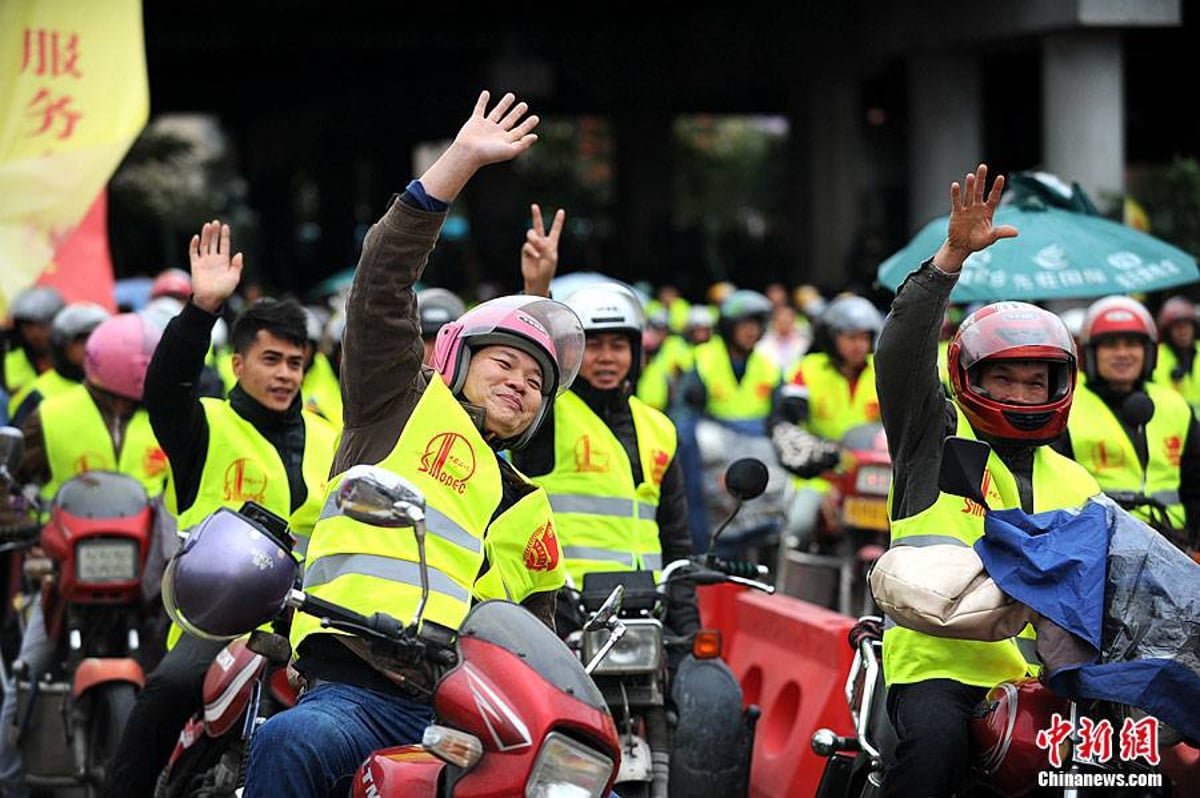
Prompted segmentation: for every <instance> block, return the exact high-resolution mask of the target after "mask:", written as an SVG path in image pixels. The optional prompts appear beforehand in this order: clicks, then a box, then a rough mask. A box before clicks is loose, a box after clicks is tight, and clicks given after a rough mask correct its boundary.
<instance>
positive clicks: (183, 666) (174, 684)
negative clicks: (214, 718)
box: [101, 634, 225, 798]
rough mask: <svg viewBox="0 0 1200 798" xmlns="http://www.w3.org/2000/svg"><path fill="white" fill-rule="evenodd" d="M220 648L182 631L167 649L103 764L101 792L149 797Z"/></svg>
mask: <svg viewBox="0 0 1200 798" xmlns="http://www.w3.org/2000/svg"><path fill="white" fill-rule="evenodd" d="M224 647H225V644H224V643H222V642H220V641H213V640H201V639H200V638H197V637H192V636H191V635H189V634H185V635H184V636H183V637H181V638H180V639H179V642H178V643H177V644H176V645H175V648H173V649H171V650H170V651H168V652H167V655H166V656H165V657H163V659H162V661H161V662H160V663H158V667H157V668H155V669H154V670H153V671H152V672H151V674H150V675H149V676H148V677H147V678H146V686H145V687H143V688H142V691H141V692H140V693H139V694H138V698H137V703H136V704H134V706H133V712H132V714H130V716H129V723H128V725H127V726H126V727H125V734H124V735H123V736H122V737H121V743H120V745H119V746H118V747H117V753H116V756H114V757H113V762H112V764H111V765H110V766H109V770H108V776H107V779H106V782H105V784H104V789H103V791H102V793H101V794H102V795H104V796H106V798H107V797H111V798H118V797H119V796H120V797H122V798H151V796H153V795H154V785H155V783H156V782H157V781H158V774H159V773H160V772H161V771H162V769H163V768H164V767H166V764H167V760H168V759H170V758H171V752H172V751H174V750H175V743H177V742H178V741H179V732H180V731H181V730H182V729H183V726H184V724H185V723H187V721H188V718H190V717H191V716H192V714H193V713H195V712H197V711H198V710H199V709H200V708H201V706H203V703H204V674H205V672H206V671H207V670H208V666H209V665H210V664H211V663H212V661H213V659H215V658H216V656H217V653H218V652H219V651H220V650H221V649H222V648H224Z"/></svg>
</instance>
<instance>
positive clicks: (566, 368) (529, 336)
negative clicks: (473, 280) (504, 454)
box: [432, 296, 585, 449]
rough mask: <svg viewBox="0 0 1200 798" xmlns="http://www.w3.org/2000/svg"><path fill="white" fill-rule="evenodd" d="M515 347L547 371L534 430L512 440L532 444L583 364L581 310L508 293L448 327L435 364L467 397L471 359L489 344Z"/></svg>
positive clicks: (440, 335)
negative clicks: (552, 402) (552, 403)
mask: <svg viewBox="0 0 1200 798" xmlns="http://www.w3.org/2000/svg"><path fill="white" fill-rule="evenodd" d="M495 345H504V346H513V347H516V348H517V349H520V350H521V351H522V352H525V353H526V354H528V355H529V356H530V357H532V358H533V359H534V360H536V361H537V362H538V365H539V366H541V369H542V396H543V401H542V406H541V408H540V409H539V410H538V413H537V415H536V416H534V418H533V422H532V423H531V424H530V425H529V428H528V429H526V430H525V431H524V432H522V433H521V435H520V436H518V437H517V439H516V440H515V441H513V442H511V443H509V444H508V447H509V448H512V449H519V448H520V447H522V446H524V445H525V444H526V443H528V442H529V439H530V438H532V437H533V435H534V433H535V432H537V428H538V426H539V425H540V424H541V423H542V419H543V418H545V417H546V413H547V411H548V410H549V407H550V402H549V401H546V400H547V399H549V400H553V399H554V398H555V397H556V396H559V395H560V394H562V393H563V392H564V391H566V390H567V389H568V388H570V387H571V383H572V382H574V381H575V376H576V375H577V374H578V373H579V366H580V365H581V364H582V363H583V349H584V346H585V344H584V336H583V325H582V324H581V323H580V321H579V317H578V316H576V315H575V311H573V310H571V309H570V308H569V307H567V306H566V305H564V304H563V303H562V302H556V301H555V300H553V299H546V298H544V297H538V296H504V297H500V298H498V299H493V300H490V301H488V302H484V303H483V304H481V305H478V306H476V307H474V308H472V309H471V310H469V311H467V312H466V313H464V314H463V315H462V316H460V317H459V318H458V319H456V320H455V321H452V322H450V323H449V324H446V325H445V326H443V327H442V329H441V330H440V331H439V332H438V336H437V341H436V342H435V344H434V348H433V364H432V365H433V368H434V370H435V371H437V372H438V374H440V375H441V376H442V379H443V380H445V382H446V385H447V386H448V387H449V388H450V391H451V392H452V393H453V394H454V395H455V396H461V395H462V389H463V386H464V385H465V384H466V382H467V368H468V365H469V364H470V362H471V358H472V357H473V356H474V355H475V353H476V352H478V351H479V350H480V349H482V348H484V347H486V346H495Z"/></svg>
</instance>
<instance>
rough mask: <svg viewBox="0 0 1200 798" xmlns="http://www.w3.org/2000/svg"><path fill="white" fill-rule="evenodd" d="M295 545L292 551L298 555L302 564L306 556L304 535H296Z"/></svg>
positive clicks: (305, 538) (306, 545) (306, 549)
mask: <svg viewBox="0 0 1200 798" xmlns="http://www.w3.org/2000/svg"><path fill="white" fill-rule="evenodd" d="M295 538H296V545H295V546H294V547H293V548H292V551H293V552H295V553H296V554H299V555H300V561H301V562H304V557H305V556H306V555H307V554H308V538H307V537H305V536H304V535H296V536H295Z"/></svg>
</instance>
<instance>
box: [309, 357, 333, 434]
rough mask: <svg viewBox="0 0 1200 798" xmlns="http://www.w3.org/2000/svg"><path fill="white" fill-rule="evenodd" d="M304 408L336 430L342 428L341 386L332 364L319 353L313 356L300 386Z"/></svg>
mask: <svg viewBox="0 0 1200 798" xmlns="http://www.w3.org/2000/svg"><path fill="white" fill-rule="evenodd" d="M300 395H301V396H302V397H304V406H305V407H307V408H308V409H309V410H311V411H313V412H314V413H317V414H319V415H320V416H321V417H322V418H324V419H325V420H326V421H328V422H329V423H330V424H332V425H333V426H334V427H336V428H337V429H341V428H342V386H341V385H339V384H338V378H337V375H336V374H334V373H333V364H332V363H330V362H329V358H328V357H326V356H325V355H324V354H322V353H321V352H317V353H316V354H315V355H313V362H312V366H310V367H309V369H308V373H307V374H305V375H304V383H303V384H302V385H301V386H300Z"/></svg>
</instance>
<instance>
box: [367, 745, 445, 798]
mask: <svg viewBox="0 0 1200 798" xmlns="http://www.w3.org/2000/svg"><path fill="white" fill-rule="evenodd" d="M445 769H446V763H445V762H443V761H442V760H440V759H438V758H437V757H436V756H434V755H433V754H431V753H429V751H427V750H426V749H425V748H424V747H423V746H420V745H402V746H398V747H396V748H385V749H383V750H381V751H375V752H374V753H372V754H371V755H370V756H369V757H367V760H366V761H365V762H363V763H362V765H361V766H360V767H359V768H358V771H357V772H356V773H355V774H354V798H386V796H391V795H396V796H399V795H403V796H406V797H407V796H412V797H413V798H437V796H439V795H441V793H440V792H439V787H440V785H441V782H442V771H443V770H445Z"/></svg>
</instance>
